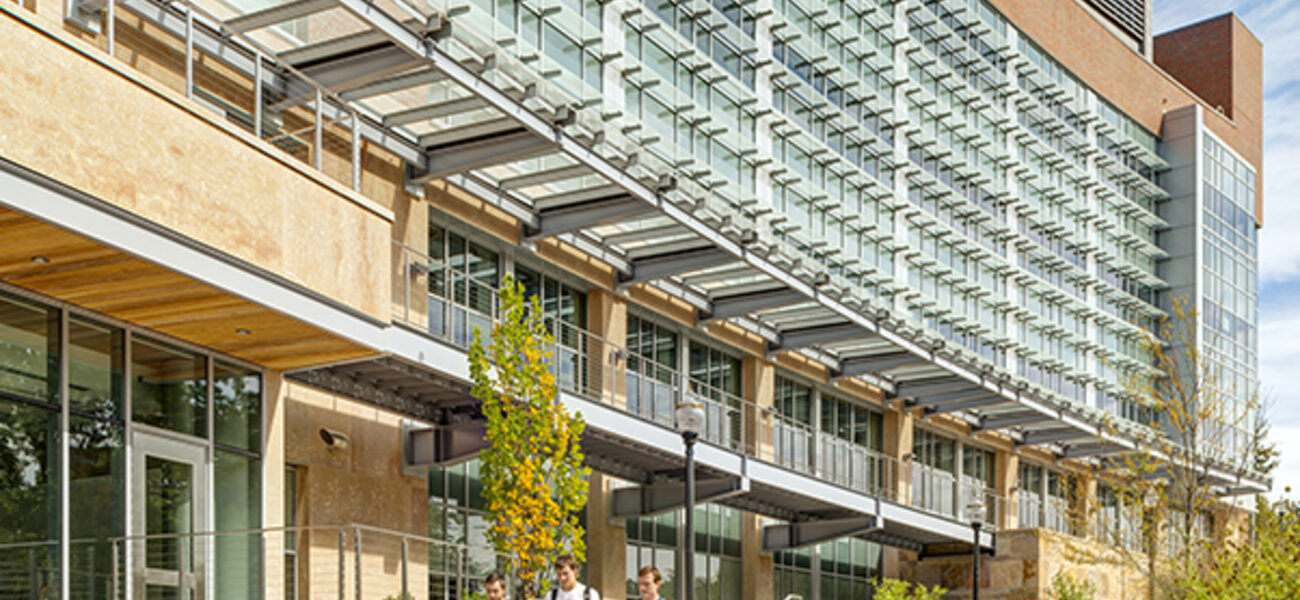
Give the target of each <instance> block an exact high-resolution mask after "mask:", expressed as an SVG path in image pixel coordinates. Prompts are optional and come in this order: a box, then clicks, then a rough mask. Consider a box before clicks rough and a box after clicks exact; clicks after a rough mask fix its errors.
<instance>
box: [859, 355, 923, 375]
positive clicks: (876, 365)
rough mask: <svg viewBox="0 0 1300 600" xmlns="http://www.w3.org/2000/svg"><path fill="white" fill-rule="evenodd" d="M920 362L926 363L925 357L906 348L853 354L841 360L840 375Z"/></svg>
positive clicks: (876, 371)
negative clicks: (867, 353) (883, 352)
mask: <svg viewBox="0 0 1300 600" xmlns="http://www.w3.org/2000/svg"><path fill="white" fill-rule="evenodd" d="M918 364H925V359H924V358H921V357H920V356H917V355H916V354H913V353H911V352H908V351H906V350H904V351H900V352H888V353H885V354H876V355H872V356H852V357H849V358H845V359H844V360H842V361H840V373H839V376H840V377H857V376H859V375H866V374H868V373H880V372H882V371H888V370H890V369H898V368H901V367H908V366H912V365H918Z"/></svg>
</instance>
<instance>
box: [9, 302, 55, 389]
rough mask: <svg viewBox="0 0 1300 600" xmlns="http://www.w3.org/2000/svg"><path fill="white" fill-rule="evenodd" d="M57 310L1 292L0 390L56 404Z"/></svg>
mask: <svg viewBox="0 0 1300 600" xmlns="http://www.w3.org/2000/svg"><path fill="white" fill-rule="evenodd" d="M58 349H59V312H58V311H57V310H54V309H52V308H46V307H43V306H39V305H37V304H35V303H30V302H27V301H25V300H20V299H18V298H14V297H12V296H8V295H4V294H0V393H6V394H13V395H16V396H19V397H22V398H29V399H31V400H39V401H41V402H49V403H50V404H57V403H58V401H59V350H58Z"/></svg>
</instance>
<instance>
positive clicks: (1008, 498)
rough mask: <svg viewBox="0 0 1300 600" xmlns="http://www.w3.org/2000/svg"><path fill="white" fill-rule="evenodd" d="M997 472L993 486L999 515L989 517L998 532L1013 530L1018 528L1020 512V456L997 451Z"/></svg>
mask: <svg viewBox="0 0 1300 600" xmlns="http://www.w3.org/2000/svg"><path fill="white" fill-rule="evenodd" d="M996 460H997V467H996V469H997V472H996V473H995V474H994V475H995V476H996V479H995V485H996V487H997V494H998V510H999V511H1001V514H998V515H990V518H992V519H995V520H994V521H993V522H994V523H996V524H997V526H998V529H999V530H1007V529H1015V528H1016V527H1017V526H1019V520H1020V512H1019V509H1018V504H1017V500H1018V498H1017V496H1018V495H1019V493H1020V492H1019V488H1018V487H1017V485H1018V484H1019V483H1020V455H1018V454H1016V453H1014V452H1011V451H1010V450H998V451H997V454H996Z"/></svg>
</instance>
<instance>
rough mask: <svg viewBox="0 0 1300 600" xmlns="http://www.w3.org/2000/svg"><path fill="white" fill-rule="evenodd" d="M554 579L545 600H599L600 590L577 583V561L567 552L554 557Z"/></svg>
mask: <svg viewBox="0 0 1300 600" xmlns="http://www.w3.org/2000/svg"><path fill="white" fill-rule="evenodd" d="M555 581H556V583H558V584H559V585H558V586H557V587H555V588H551V593H549V594H547V595H546V600H600V592H597V591H596V590H593V589H591V588H590V587H588V586H586V585H583V584H581V583H578V561H577V560H575V559H574V558H573V557H572V556H570V555H568V554H565V555H564V556H561V557H559V558H557V559H555Z"/></svg>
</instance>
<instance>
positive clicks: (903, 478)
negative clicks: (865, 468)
mask: <svg viewBox="0 0 1300 600" xmlns="http://www.w3.org/2000/svg"><path fill="white" fill-rule="evenodd" d="M913 419H914V418H913V417H912V412H911V411H909V410H907V409H906V408H901V406H900V409H899V410H888V411H886V412H885V419H884V429H885V431H884V437H885V439H884V450H885V456H888V457H889V458H891V459H893V461H892V462H891V463H890V464H892V465H894V467H895V468H894V472H893V473H886V474H885V477H886V478H889V479H893V485H892V487H891V488H889V489H892V490H893V491H894V499H895V500H897V501H898V503H899V504H910V503H911V502H912V472H911V461H910V460H904V458H908V457H911V455H912V421H913ZM886 485H889V484H888V483H886Z"/></svg>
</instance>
